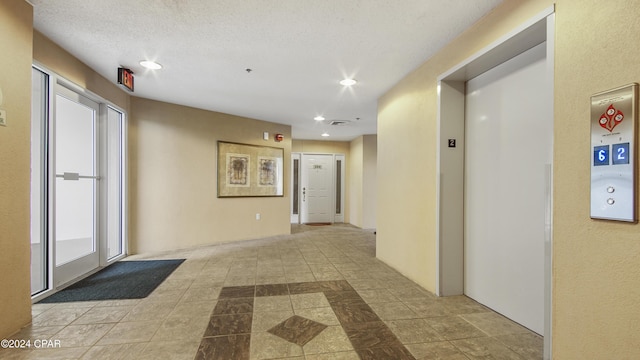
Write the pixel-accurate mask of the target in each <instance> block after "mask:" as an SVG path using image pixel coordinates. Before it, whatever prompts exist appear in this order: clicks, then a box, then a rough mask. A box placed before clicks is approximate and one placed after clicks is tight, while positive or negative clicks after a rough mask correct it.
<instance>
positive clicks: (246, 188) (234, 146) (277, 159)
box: [218, 141, 284, 197]
mask: <svg viewBox="0 0 640 360" xmlns="http://www.w3.org/2000/svg"><path fill="white" fill-rule="evenodd" d="M283 161H284V149H282V148H275V147H270V146H258V145H248V144H238V143H231V142H225V141H218V197H241V196H283V195H284V194H283V179H284V176H283V164H284V162H283Z"/></svg>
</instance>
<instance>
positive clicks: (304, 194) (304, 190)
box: [302, 188, 307, 201]
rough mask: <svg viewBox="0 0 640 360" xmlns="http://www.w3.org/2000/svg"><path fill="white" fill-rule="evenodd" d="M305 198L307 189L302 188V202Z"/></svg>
mask: <svg viewBox="0 0 640 360" xmlns="http://www.w3.org/2000/svg"><path fill="white" fill-rule="evenodd" d="M306 198H307V188H302V201H305V199H306Z"/></svg>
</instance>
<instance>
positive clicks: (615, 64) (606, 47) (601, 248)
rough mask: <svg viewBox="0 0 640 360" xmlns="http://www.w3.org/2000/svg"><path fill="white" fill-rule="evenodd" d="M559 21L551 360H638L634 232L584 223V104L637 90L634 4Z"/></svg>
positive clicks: (633, 227)
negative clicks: (623, 88) (620, 89)
mask: <svg viewBox="0 0 640 360" xmlns="http://www.w3.org/2000/svg"><path fill="white" fill-rule="evenodd" d="M556 11H557V16H556V24H557V26H556V56H555V66H556V68H555V71H556V73H555V89H554V93H555V131H554V141H555V149H554V233H553V236H554V238H553V240H554V244H553V253H554V256H553V261H554V290H553V291H554V293H553V294H554V297H553V301H554V306H553V325H554V326H553V331H554V336H553V341H554V343H553V349H554V351H553V353H554V358H556V359H587V358H590V359H605V358H606V359H640V346H639V344H640V306H639V305H638V299H640V226H639V225H638V224H625V223H616V222H610V221H596V220H591V219H590V218H589V196H588V194H589V185H590V182H589V179H590V174H589V170H590V151H589V148H590V133H589V130H590V128H589V126H590V124H589V116H590V114H589V97H590V96H591V95H592V94H594V93H596V92H600V91H603V90H607V89H611V88H614V87H617V86H620V85H625V84H628V83H631V82H637V83H640V66H639V65H638V64H639V61H638V59H640V47H639V46H637V41H636V40H631V39H638V38H640V2H639V1H625V0H615V1H607V2H606V4H605V6H603V3H602V2H601V1H597V0H582V1H579V2H577V1H559V2H558V5H557V7H556ZM596 54H597V55H596ZM594 55H596V56H594ZM636 124H637V123H636ZM637 154H638V150H637V149H636V155H637ZM636 191H639V189H638V186H637V184H636Z"/></svg>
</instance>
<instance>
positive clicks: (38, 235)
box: [31, 68, 49, 295]
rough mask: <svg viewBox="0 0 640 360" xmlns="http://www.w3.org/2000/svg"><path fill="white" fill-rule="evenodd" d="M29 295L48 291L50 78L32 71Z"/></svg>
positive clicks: (35, 70) (38, 71) (36, 70)
mask: <svg viewBox="0 0 640 360" xmlns="http://www.w3.org/2000/svg"><path fill="white" fill-rule="evenodd" d="M31 73H32V77H31V82H32V84H31V85H32V86H31V91H32V93H31V98H32V101H31V294H32V295H33V294H37V293H39V292H42V291H44V290H46V289H47V288H48V276H47V274H48V263H47V259H48V258H47V253H48V252H47V241H46V229H47V227H46V223H45V222H44V220H45V219H46V216H45V211H46V198H47V196H46V194H47V192H46V171H45V169H46V159H47V156H46V144H47V142H46V139H47V136H46V124H47V118H48V117H47V114H48V102H49V101H48V100H49V91H48V90H49V76H48V75H46V74H44V73H43V72H41V71H40V70H38V69H35V68H34V69H32V71H31Z"/></svg>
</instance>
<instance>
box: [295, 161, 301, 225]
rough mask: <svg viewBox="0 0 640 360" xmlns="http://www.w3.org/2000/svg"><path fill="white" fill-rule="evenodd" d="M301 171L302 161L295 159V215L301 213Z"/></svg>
mask: <svg viewBox="0 0 640 360" xmlns="http://www.w3.org/2000/svg"><path fill="white" fill-rule="evenodd" d="M299 171H300V160H298V159H293V215H298V213H299V211H300V210H299V208H298V207H299V205H300V200H299V194H298V193H299V192H300V189H299V187H298V186H299V184H298V179H299V178H300V176H299Z"/></svg>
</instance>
